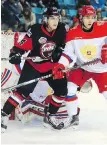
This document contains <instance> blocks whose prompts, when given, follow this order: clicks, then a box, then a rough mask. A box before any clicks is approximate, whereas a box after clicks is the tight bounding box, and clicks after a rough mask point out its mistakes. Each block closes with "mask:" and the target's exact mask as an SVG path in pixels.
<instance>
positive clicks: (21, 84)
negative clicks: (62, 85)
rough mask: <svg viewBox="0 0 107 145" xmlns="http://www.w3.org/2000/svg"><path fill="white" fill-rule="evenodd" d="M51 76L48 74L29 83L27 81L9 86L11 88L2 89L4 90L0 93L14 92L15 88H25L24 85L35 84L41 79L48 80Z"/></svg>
mask: <svg viewBox="0 0 107 145" xmlns="http://www.w3.org/2000/svg"><path fill="white" fill-rule="evenodd" d="M51 76H52V74H49V75H46V76H42V77H40V78H36V79H33V80H30V81H27V82H23V83H20V84H18V85H14V86H11V87H8V88H4V89H1V92H6V91H11V90H14V89H15V88H19V87H22V86H26V85H29V84H32V83H34V82H37V81H39V80H43V79H46V78H49V77H51Z"/></svg>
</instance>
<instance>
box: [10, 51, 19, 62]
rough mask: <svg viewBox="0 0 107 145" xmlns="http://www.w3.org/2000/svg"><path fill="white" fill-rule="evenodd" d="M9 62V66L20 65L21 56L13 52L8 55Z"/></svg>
mask: <svg viewBox="0 0 107 145" xmlns="http://www.w3.org/2000/svg"><path fill="white" fill-rule="evenodd" d="M9 57H10V60H9V62H10V63H11V64H20V63H21V54H20V53H16V52H15V51H13V52H11V53H10V56H9Z"/></svg>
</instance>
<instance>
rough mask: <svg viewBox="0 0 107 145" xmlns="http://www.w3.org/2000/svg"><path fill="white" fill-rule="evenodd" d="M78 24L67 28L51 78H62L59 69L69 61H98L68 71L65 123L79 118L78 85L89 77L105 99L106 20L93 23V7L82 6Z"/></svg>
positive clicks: (63, 67) (67, 65)
mask: <svg viewBox="0 0 107 145" xmlns="http://www.w3.org/2000/svg"><path fill="white" fill-rule="evenodd" d="M79 16H80V17H79V19H80V25H78V26H76V27H74V28H73V29H71V30H69V32H68V34H67V38H66V46H65V49H64V52H63V53H62V56H61V58H60V60H59V61H58V63H57V64H55V65H54V68H53V75H54V78H56V79H58V78H59V79H60V78H63V77H64V74H63V72H62V70H63V69H66V68H68V67H69V65H70V64H71V65H72V66H73V65H74V61H75V60H76V61H75V62H76V64H77V65H78V64H82V63H84V62H87V61H91V60H94V59H95V58H100V59H101V62H98V63H97V64H93V65H87V66H84V67H82V68H81V69H77V70H75V71H72V72H70V75H69V79H68V80H69V82H68V95H67V97H66V106H67V108H68V114H69V116H70V117H71V121H69V122H68V126H69V125H72V123H73V122H75V121H76V120H78V117H77V116H75V114H76V113H77V106H78V97H77V96H76V91H77V88H78V86H81V85H82V84H83V82H85V81H86V80H88V79H90V78H92V79H93V80H94V81H95V82H96V84H97V86H98V88H99V92H100V93H102V95H103V96H104V97H105V98H106V99H107V22H103V21H101V22H96V21H95V20H96V11H95V9H94V8H93V7H92V6H83V7H82V8H81V9H80V11H79Z"/></svg>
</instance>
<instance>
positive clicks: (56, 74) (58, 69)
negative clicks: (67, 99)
mask: <svg viewBox="0 0 107 145" xmlns="http://www.w3.org/2000/svg"><path fill="white" fill-rule="evenodd" d="M62 70H65V67H64V65H63V64H60V63H55V64H54V66H53V69H52V74H53V78H54V79H62V78H64V74H65V73H64V72H62Z"/></svg>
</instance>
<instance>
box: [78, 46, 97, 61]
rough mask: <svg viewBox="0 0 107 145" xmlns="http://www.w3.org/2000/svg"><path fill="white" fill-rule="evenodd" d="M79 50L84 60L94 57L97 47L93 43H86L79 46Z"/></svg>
mask: <svg viewBox="0 0 107 145" xmlns="http://www.w3.org/2000/svg"><path fill="white" fill-rule="evenodd" d="M80 52H81V54H82V56H83V57H84V58H85V59H86V60H91V59H94V58H95V56H96V54H97V47H96V46H94V45H91V44H88V45H85V46H83V47H81V48H80Z"/></svg>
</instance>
